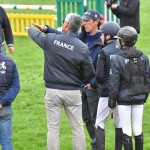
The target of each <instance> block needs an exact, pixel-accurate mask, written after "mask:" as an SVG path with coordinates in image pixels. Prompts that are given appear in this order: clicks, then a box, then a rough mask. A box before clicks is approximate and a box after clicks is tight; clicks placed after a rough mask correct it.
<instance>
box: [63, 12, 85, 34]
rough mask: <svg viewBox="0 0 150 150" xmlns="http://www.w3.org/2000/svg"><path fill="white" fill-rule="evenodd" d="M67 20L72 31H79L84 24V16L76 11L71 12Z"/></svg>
mask: <svg viewBox="0 0 150 150" xmlns="http://www.w3.org/2000/svg"><path fill="white" fill-rule="evenodd" d="M65 21H66V22H68V23H69V26H68V28H69V30H70V31H72V32H78V31H79V29H80V27H81V25H82V17H81V16H80V15H78V14H76V13H69V14H68V15H67V16H66V18H65Z"/></svg>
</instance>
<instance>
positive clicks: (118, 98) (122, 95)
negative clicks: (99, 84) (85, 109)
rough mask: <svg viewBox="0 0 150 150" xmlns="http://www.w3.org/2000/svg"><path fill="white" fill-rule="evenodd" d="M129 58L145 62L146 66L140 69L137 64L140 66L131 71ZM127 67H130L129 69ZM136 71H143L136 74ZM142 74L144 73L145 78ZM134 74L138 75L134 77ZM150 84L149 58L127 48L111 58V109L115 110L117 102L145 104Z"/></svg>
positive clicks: (120, 103) (121, 103)
mask: <svg viewBox="0 0 150 150" xmlns="http://www.w3.org/2000/svg"><path fill="white" fill-rule="evenodd" d="M129 58H130V59H133V60H136V58H138V59H139V60H138V61H141V62H143V64H144V65H145V66H144V67H142V68H140V67H141V66H140V65H139V63H137V64H138V65H135V69H134V68H133V69H132V70H131V69H129V68H131V65H129V64H130V63H129V61H130V59H129ZM138 61H137V62H138ZM127 65H128V66H130V67H127ZM133 66H134V65H133ZM137 66H138V67H137ZM134 70H136V71H137V70H142V71H140V72H139V71H137V73H136V72H135V71H134ZM132 71H133V72H132ZM142 72H144V74H145V75H144V76H143V74H142ZM130 73H131V75H130ZM133 73H136V74H135V75H133ZM133 79H134V80H133ZM149 82H150V78H149V60H148V57H147V56H146V55H144V54H143V53H142V52H141V51H139V50H136V49H132V50H129V49H128V48H126V49H124V50H121V51H120V52H119V53H118V54H116V55H113V56H112V57H111V68H110V87H109V103H108V105H109V107H110V108H114V107H115V106H116V102H117V104H119V105H133V104H143V103H144V102H145V101H146V99H147V96H148V93H149ZM133 83H134V84H133Z"/></svg>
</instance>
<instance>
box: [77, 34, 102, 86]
mask: <svg viewBox="0 0 150 150" xmlns="http://www.w3.org/2000/svg"><path fill="white" fill-rule="evenodd" d="M82 36H83V35H82V33H80V34H79V39H80V40H82ZM100 36H101V32H97V33H96V34H95V35H93V36H90V35H89V34H88V33H86V39H85V41H84V42H85V44H87V46H88V48H89V51H90V56H91V58H92V62H93V66H94V68H95V70H96V67H97V58H98V53H99V51H100V50H101V49H102V48H103V47H104V44H103V43H102V41H101V39H100ZM89 83H90V85H91V87H92V88H97V87H98V85H97V82H96V79H95V77H94V78H93V79H92V80H91V81H89ZM83 86H84V84H83Z"/></svg>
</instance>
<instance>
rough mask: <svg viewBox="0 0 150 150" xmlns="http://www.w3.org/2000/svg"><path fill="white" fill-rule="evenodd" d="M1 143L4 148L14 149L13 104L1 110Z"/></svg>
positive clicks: (7, 149) (3, 149) (6, 149)
mask: <svg viewBox="0 0 150 150" xmlns="http://www.w3.org/2000/svg"><path fill="white" fill-rule="evenodd" d="M0 144H1V145H2V150H13V147H12V108H11V106H8V107H3V108H2V109H1V110H0Z"/></svg>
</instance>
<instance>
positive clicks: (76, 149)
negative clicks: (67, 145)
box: [44, 88, 86, 150]
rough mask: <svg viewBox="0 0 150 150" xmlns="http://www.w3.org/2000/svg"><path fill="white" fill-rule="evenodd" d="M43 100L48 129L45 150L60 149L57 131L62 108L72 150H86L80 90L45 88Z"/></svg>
mask: <svg viewBox="0 0 150 150" xmlns="http://www.w3.org/2000/svg"><path fill="white" fill-rule="evenodd" d="M44 99H45V107H46V115H47V127H48V133H47V150H59V149H60V141H59V129H60V121H61V115H62V109H63V108H64V110H65V112H66V115H67V117H68V120H69V123H70V126H71V129H72V143H73V150H86V144H85V135H84V129H83V123H82V100H81V94H80V90H58V89H50V88H46V93H45V96H44ZM66 142H68V141H66Z"/></svg>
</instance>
